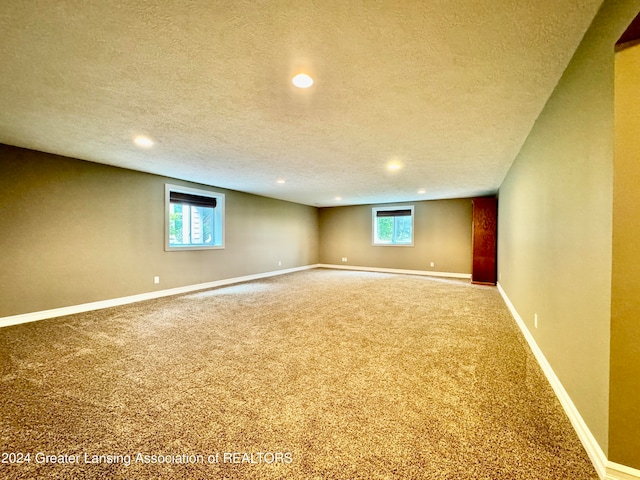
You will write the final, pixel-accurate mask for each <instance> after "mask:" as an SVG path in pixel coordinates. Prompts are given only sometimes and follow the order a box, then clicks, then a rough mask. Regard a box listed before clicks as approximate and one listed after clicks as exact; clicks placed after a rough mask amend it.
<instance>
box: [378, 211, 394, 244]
mask: <svg viewBox="0 0 640 480" xmlns="http://www.w3.org/2000/svg"><path fill="white" fill-rule="evenodd" d="M376 221H377V227H378V228H377V238H376V242H378V243H391V242H393V217H378V218H376Z"/></svg>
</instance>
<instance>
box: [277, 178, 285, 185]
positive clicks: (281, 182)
mask: <svg viewBox="0 0 640 480" xmlns="http://www.w3.org/2000/svg"><path fill="white" fill-rule="evenodd" d="M284 181H285V180H284V178H279V179H278V180H276V183H279V184H283V183H284Z"/></svg>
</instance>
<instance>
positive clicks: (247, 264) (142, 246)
mask: <svg viewBox="0 0 640 480" xmlns="http://www.w3.org/2000/svg"><path fill="white" fill-rule="evenodd" d="M0 172H1V173H0V209H1V214H0V227H1V231H2V232H3V233H2V235H0V246H1V247H2V248H1V253H0V295H1V296H2V300H1V302H0V317H3V316H9V315H17V314H22V313H29V312H36V311H41V310H48V309H53V308H59V307H65V306H72V305H78V304H82V303H89V302H94V301H100V300H108V299H113V298H120V297H124V296H129V295H136V294H141V293H147V292H152V291H154V290H163V289H170V288H175V287H181V286H188V285H195V284H199V283H206V282H212V281H216V280H221V279H227V278H234V277H239V276H244V275H250V274H258V273H264V272H270V271H276V270H279V269H288V268H294V267H299V266H305V265H312V264H316V263H317V262H318V226H317V225H318V219H317V215H318V212H317V209H316V208H314V207H308V206H304V205H299V204H295V203H290V202H285V201H280V200H274V199H270V198H265V197H260V196H256V195H250V194H246V193H241V192H236V191H230V190H224V189H218V188H215V187H210V186H203V185H199V184H193V183H189V182H184V181H180V180H176V179H170V178H165V177H160V176H156V175H150V174H145V173H140V172H135V171H131V170H126V169H121V168H115V167H111V166H107V165H101V164H96V163H91V162H85V161H81V160H76V159H72V158H66V157H60V156H56V155H51V154H46V153H42V152H37V151H33V150H25V149H20V148H16V147H10V146H6V145H0ZM166 183H171V184H177V185H182V186H189V187H193V188H202V189H207V190H211V191H216V192H221V193H224V194H225V195H226V215H225V229H226V234H225V236H226V247H225V248H224V249H221V250H191V251H178V252H175V251H171V252H167V251H165V245H164V235H165V230H164V229H165V218H164V215H165V213H164V212H165V203H164V199H165V184H166ZM155 276H159V277H160V283H159V284H155V283H154V281H153V279H154V277H155Z"/></svg>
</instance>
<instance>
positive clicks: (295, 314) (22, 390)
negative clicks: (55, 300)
mask: <svg viewBox="0 0 640 480" xmlns="http://www.w3.org/2000/svg"><path fill="white" fill-rule="evenodd" d="M0 380H1V383H0V385H1V397H0V398H1V405H0V416H1V419H2V427H1V437H0V446H1V451H2V452H5V453H6V455H5V454H3V459H2V460H3V463H0V477H1V478H6V479H34V478H58V479H103V478H111V479H142V480H145V479H157V478H167V479H205V478H230V479H235V478H256V479H276V478H292V479H327V478H332V479H359V478H362V479H365V478H371V479H387V478H399V479H418V478H424V479H527V480H531V479H538V480H541V479H553V480H561V479H570V480H583V479H584V480H586V479H594V480H595V479H597V478H598V477H597V474H596V472H595V471H594V469H593V467H592V466H591V464H590V462H589V459H588V457H587V455H586V453H585V452H584V450H583V448H582V446H581V445H580V443H579V441H578V439H577V437H576V434H575V432H574V431H573V430H572V428H571V425H570V424H569V421H568V420H567V418H566V416H565V415H564V413H563V411H562V409H561V407H560V404H559V403H558V401H557V399H556V398H555V397H554V395H553V392H552V390H551V388H550V387H549V385H548V384H547V382H546V380H545V379H544V377H543V375H542V373H541V371H540V369H539V367H538V366H537V364H536V362H535V359H534V358H533V356H532V354H531V353H530V352H529V351H528V349H527V347H526V344H525V343H524V339H522V338H521V335H520V333H519V332H518V330H517V327H516V325H515V323H514V321H513V319H512V318H511V317H510V314H509V312H508V310H507V309H506V307H505V306H504V304H503V302H502V300H501V298H500V296H499V294H498V292H497V291H496V289H495V288H491V287H482V286H475V285H471V284H469V283H468V282H465V281H458V280H447V279H436V278H428V277H418V276H408V275H390V274H381V273H368V272H348V271H332V270H322V269H320V270H311V271H304V272H298V273H295V274H289V275H283V276H280V277H272V278H269V279H265V280H260V281H255V282H250V283H244V284H237V285H233V286H228V287H224V288H219V289H212V290H207V291H202V292H197V293H192V294H186V295H181V296H176V297H170V298H163V299H159V300H153V301H148V302H141V303H137V304H132V305H127V306H122V307H117V308H111V309H105V310H100V311H95V312H90V313H85V314H79V315H72V316H67V317H61V318H57V319H50V320H43V321H40V322H35V323H29V324H23V325H16V326H12V327H7V328H4V329H1V330H0ZM20 460H21V462H20Z"/></svg>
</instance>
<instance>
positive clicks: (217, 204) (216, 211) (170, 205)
mask: <svg viewBox="0 0 640 480" xmlns="http://www.w3.org/2000/svg"><path fill="white" fill-rule="evenodd" d="M165 218H166V233H165V250H167V251H173V250H204V249H211V248H224V194H223V193H217V192H210V191H208V190H199V189H195V188H188V187H180V186H178V185H169V184H166V185H165Z"/></svg>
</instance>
